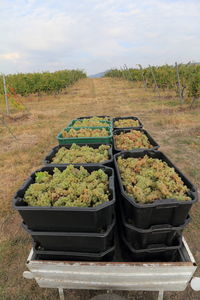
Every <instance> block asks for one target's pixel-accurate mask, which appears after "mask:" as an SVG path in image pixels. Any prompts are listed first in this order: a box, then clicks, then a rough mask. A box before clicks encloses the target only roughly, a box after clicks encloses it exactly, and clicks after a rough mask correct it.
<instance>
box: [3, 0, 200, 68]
mask: <svg viewBox="0 0 200 300" xmlns="http://www.w3.org/2000/svg"><path fill="white" fill-rule="evenodd" d="M199 20H200V2H199V1H197V0H190V1H189V0H182V1H181V0H173V1H172V0H143V1H140V0H135V1H134V2H133V1H132V0H126V1H124V0H102V1H99V0H82V1H79V0H74V1H73V2H72V1H71V0H66V1H62V0H57V1H55V0H44V1H40V0H28V1H27V0H15V2H13V1H11V0H4V1H0V35H1V43H0V66H1V67H0V68H1V69H0V72H1V71H2V72H26V71H40V70H55V69H60V68H84V69H86V70H87V71H88V73H95V72H99V71H102V70H104V69H109V68H110V67H114V66H120V65H121V66H122V65H124V64H127V65H129V66H130V65H131V66H133V65H135V64H137V63H141V64H143V65H148V64H162V63H165V62H168V63H174V61H188V60H199V59H200V54H199V49H200V22H199Z"/></svg>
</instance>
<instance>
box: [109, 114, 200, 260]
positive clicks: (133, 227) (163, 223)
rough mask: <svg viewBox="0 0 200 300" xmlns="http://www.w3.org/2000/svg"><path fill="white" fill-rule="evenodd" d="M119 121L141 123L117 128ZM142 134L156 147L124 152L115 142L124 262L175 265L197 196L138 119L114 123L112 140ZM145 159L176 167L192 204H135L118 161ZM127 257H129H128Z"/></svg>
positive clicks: (162, 201)
mask: <svg viewBox="0 0 200 300" xmlns="http://www.w3.org/2000/svg"><path fill="white" fill-rule="evenodd" d="M119 119H134V120H137V121H138V124H139V126H138V127H137V128H116V127H115V125H114V124H115V121H118V120H119ZM133 129H134V130H138V131H142V132H143V133H144V134H145V135H146V136H147V137H148V140H149V142H150V144H151V145H152V146H153V147H152V148H151V150H149V149H135V150H132V151H121V149H118V148H117V146H116V143H115V140H114V146H113V148H114V152H115V155H114V165H115V172H116V195H117V212H118V222H117V223H118V232H119V236H120V241H121V245H123V247H124V249H125V250H127V251H122V253H125V257H124V259H125V260H126V259H128V260H129V261H130V260H132V261H173V260H175V259H176V257H177V254H178V250H179V249H180V248H181V246H182V232H183V229H184V228H185V227H186V225H187V224H188V223H189V221H190V219H191V218H190V216H189V214H188V213H189V210H190V208H191V206H192V204H193V203H194V202H195V201H196V200H197V192H196V189H195V187H194V186H193V185H192V184H191V183H190V181H189V180H188V179H187V178H186V177H185V176H184V175H183V174H182V173H181V172H180V171H179V170H178V168H176V167H175V165H173V163H172V162H171V161H170V160H169V159H168V158H167V157H166V156H165V155H164V153H162V152H160V151H158V148H159V145H158V144H157V143H156V141H155V140H154V139H153V138H152V137H151V135H150V134H149V133H148V132H147V131H146V130H144V129H143V124H142V123H141V121H140V120H139V119H138V118H136V117H124V118H114V119H113V130H114V131H113V136H115V135H118V134H120V133H121V132H125V133H126V132H129V131H130V130H133ZM145 155H147V156H149V157H151V158H157V159H159V160H161V161H164V162H166V163H167V165H168V166H170V167H173V168H174V169H175V171H176V173H178V175H179V176H180V177H181V179H182V180H183V182H184V184H185V185H186V186H187V187H188V188H189V190H190V192H189V193H190V196H191V201H177V200H175V199H159V200H156V201H154V202H153V203H150V204H146V203H145V204H141V203H138V202H136V200H135V199H134V198H133V197H130V196H128V195H127V193H126V192H125V189H124V186H123V184H122V180H121V176H120V171H119V167H118V164H117V160H118V158H119V157H121V158H123V159H127V158H129V157H130V158H142V157H144V156H145ZM127 253H128V254H129V255H128V256H127Z"/></svg>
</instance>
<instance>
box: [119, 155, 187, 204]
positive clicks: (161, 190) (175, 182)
mask: <svg viewBox="0 0 200 300" xmlns="http://www.w3.org/2000/svg"><path fill="white" fill-rule="evenodd" d="M117 163H118V167H119V171H120V176H121V178H122V183H123V186H124V188H125V191H126V193H127V194H128V195H129V196H130V197H133V198H134V199H135V201H136V202H139V203H142V204H145V203H152V202H154V201H155V200H158V199H176V200H179V201H187V200H191V198H190V197H189V196H188V195H187V192H188V191H189V189H188V188H187V186H186V185H185V184H184V183H183V181H182V179H181V178H180V176H179V175H178V174H177V173H176V172H175V170H174V168H171V167H169V166H168V165H167V163H166V162H164V161H162V160H159V159H156V158H151V157H149V156H147V155H145V156H144V157H143V158H130V157H129V158H127V159H123V158H121V157H119V158H118V161H117Z"/></svg>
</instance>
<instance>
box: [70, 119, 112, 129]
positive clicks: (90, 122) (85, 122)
mask: <svg viewBox="0 0 200 300" xmlns="http://www.w3.org/2000/svg"><path fill="white" fill-rule="evenodd" d="M105 121H106V120H105V118H99V117H92V118H89V119H80V120H77V121H75V123H74V124H73V125H72V127H96V126H101V127H102V126H108V123H105Z"/></svg>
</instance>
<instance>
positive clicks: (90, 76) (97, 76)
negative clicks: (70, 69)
mask: <svg viewBox="0 0 200 300" xmlns="http://www.w3.org/2000/svg"><path fill="white" fill-rule="evenodd" d="M106 72H107V71H104V72H101V73H97V74H94V75H89V76H88V77H89V78H101V77H103V76H104V75H105V73H106Z"/></svg>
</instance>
